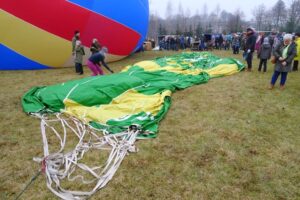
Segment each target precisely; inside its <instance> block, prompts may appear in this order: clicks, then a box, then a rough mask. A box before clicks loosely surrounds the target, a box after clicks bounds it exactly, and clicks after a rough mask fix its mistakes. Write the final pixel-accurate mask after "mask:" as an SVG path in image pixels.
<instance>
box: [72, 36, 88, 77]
mask: <svg viewBox="0 0 300 200" xmlns="http://www.w3.org/2000/svg"><path fill="white" fill-rule="evenodd" d="M74 52H75V57H74V62H75V71H76V73H78V74H79V75H82V74H83V68H82V59H83V56H84V55H85V52H84V48H83V46H82V45H81V41H80V40H77V41H76V44H75V50H74Z"/></svg>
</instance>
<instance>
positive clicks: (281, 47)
mask: <svg viewBox="0 0 300 200" xmlns="http://www.w3.org/2000/svg"><path fill="white" fill-rule="evenodd" d="M292 40H293V36H292V35H291V34H285V35H284V37H283V42H281V43H279V44H278V45H277V46H276V47H275V49H274V52H273V54H274V56H275V59H276V63H275V70H274V74H273V76H272V79H271V84H270V89H273V88H274V85H275V83H276V81H277V79H278V77H279V75H281V80H280V88H281V89H284V87H285V83H286V79H287V75H288V72H290V71H291V70H292V62H293V59H294V57H295V56H296V54H297V50H296V44H295V43H294V42H292Z"/></svg>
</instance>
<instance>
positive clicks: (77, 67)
mask: <svg viewBox="0 0 300 200" xmlns="http://www.w3.org/2000/svg"><path fill="white" fill-rule="evenodd" d="M75 71H76V73H79V74H83V68H82V64H81V63H75Z"/></svg>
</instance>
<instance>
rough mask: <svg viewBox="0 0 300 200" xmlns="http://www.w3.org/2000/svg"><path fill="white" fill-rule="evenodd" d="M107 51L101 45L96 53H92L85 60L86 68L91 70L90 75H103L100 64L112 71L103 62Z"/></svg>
mask: <svg viewBox="0 0 300 200" xmlns="http://www.w3.org/2000/svg"><path fill="white" fill-rule="evenodd" d="M107 52H108V49H107V48H106V47H103V48H102V49H101V50H100V51H99V52H98V53H95V54H92V55H91V57H90V58H89V59H88V61H87V66H88V68H89V69H90V70H91V71H92V72H93V73H92V76H97V75H104V73H103V71H102V69H101V64H102V65H103V66H104V67H105V68H106V69H107V70H108V71H110V72H111V73H114V71H113V70H111V69H110V68H109V67H108V66H107V64H106V63H105V57H106V54H107Z"/></svg>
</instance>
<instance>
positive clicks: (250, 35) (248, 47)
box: [244, 28, 256, 71]
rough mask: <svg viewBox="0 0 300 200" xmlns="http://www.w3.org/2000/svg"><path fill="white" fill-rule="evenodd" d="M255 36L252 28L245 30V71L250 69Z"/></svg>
mask: <svg viewBox="0 0 300 200" xmlns="http://www.w3.org/2000/svg"><path fill="white" fill-rule="evenodd" d="M255 43H256V36H255V32H254V29H253V28H247V39H246V44H245V49H244V50H245V54H246V61H247V65H248V66H247V71H251V69H252V60H253V53H254V51H255Z"/></svg>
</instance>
